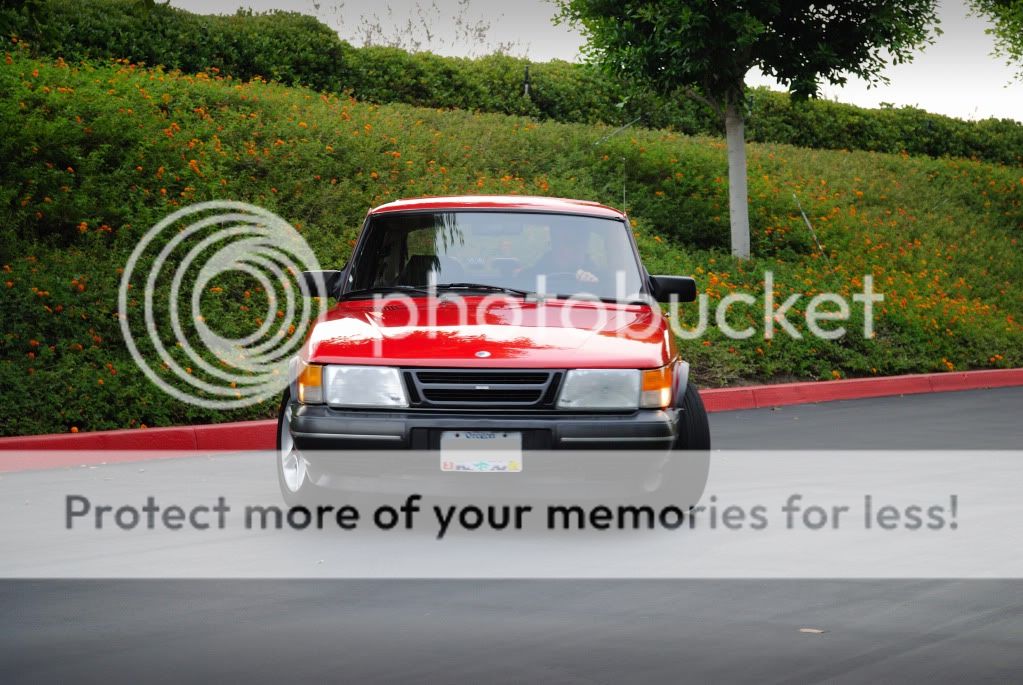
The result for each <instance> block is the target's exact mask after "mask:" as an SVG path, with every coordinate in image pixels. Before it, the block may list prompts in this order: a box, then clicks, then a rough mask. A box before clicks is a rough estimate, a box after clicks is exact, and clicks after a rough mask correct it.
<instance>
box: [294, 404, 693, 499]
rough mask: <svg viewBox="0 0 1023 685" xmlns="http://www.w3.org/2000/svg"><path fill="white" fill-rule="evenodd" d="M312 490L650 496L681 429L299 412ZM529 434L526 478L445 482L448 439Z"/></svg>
mask: <svg viewBox="0 0 1023 685" xmlns="http://www.w3.org/2000/svg"><path fill="white" fill-rule="evenodd" d="M290 429H291V433H292V436H293V438H294V440H295V446H296V448H297V449H298V450H299V451H300V452H302V454H303V456H304V458H305V459H306V462H307V464H308V466H309V473H310V476H311V478H312V479H313V481H314V482H315V483H316V484H317V485H319V486H321V487H326V488H331V489H341V490H348V491H354V492H372V493H379V494H388V493H395V494H400V493H405V494H407V493H409V492H419V493H421V494H424V495H441V496H448V495H450V496H463V495H466V494H471V495H474V496H492V497H497V498H503V497H505V496H514V497H521V496H523V495H528V496H536V497H541V498H550V497H554V498H559V497H564V496H566V495H572V496H575V495H579V496H584V497H587V498H592V497H607V496H622V495H632V494H639V493H643V492H649V491H650V490H651V488H654V487H656V486H657V484H658V483H659V482H660V479H661V474H662V471H663V470H664V468H665V464H666V463H667V460H668V455H670V454H671V453H672V449H671V448H672V446H673V445H674V443H675V438H676V435H677V432H678V429H679V413H678V411H676V410H674V409H668V410H640V411H636V412H632V413H630V414H613V415H612V414H604V415H601V414H569V413H565V412H558V413H555V412H553V411H552V412H542V413H541V412H533V413H525V412H521V413H515V412H509V411H501V412H480V411H471V412H468V411H463V412H459V411H451V410H447V411H415V410H413V411H375V412H374V411H351V410H336V409H330V408H329V407H326V406H312V405H300V404H294V405H293V406H292V419H291V425H290ZM449 430H461V431H515V432H519V433H521V434H522V450H523V460H524V466H523V471H522V473H516V474H513V475H509V476H496V477H495V476H494V475H493V474H476V473H459V474H451V473H442V472H441V471H440V464H439V450H440V437H441V433H442V432H443V431H449Z"/></svg>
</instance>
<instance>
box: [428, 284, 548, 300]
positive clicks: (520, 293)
mask: <svg viewBox="0 0 1023 685" xmlns="http://www.w3.org/2000/svg"><path fill="white" fill-rule="evenodd" d="M434 287H435V288H436V289H437V290H483V291H486V292H492V293H507V294H508V295H515V296H517V297H529V296H530V295H533V294H534V293H531V292H529V291H528V290H517V289H515V288H505V287H504V286H500V285H490V284H488V283H438V284H437V285H436V286H434Z"/></svg>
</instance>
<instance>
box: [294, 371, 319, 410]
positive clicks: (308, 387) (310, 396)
mask: <svg viewBox="0 0 1023 685" xmlns="http://www.w3.org/2000/svg"><path fill="white" fill-rule="evenodd" d="M298 401H299V402H301V403H302V404H323V367H322V366H320V365H319V364H306V363H304V362H299V371H298Z"/></svg>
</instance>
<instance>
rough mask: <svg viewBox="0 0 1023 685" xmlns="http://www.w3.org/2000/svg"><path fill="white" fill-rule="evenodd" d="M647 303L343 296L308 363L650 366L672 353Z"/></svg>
mask: <svg viewBox="0 0 1023 685" xmlns="http://www.w3.org/2000/svg"><path fill="white" fill-rule="evenodd" d="M672 341H673V338H672V336H671V335H670V334H669V331H668V327H667V324H666V322H665V320H664V317H662V316H661V313H660V311H659V310H655V309H652V308H651V307H650V306H648V305H645V304H608V303H603V302H583V301H578V300H545V301H543V302H531V301H526V300H523V299H521V298H505V297H501V298H495V297H490V298H483V297H466V298H463V299H462V300H461V301H456V302H451V301H443V300H438V299H436V298H401V300H399V301H391V302H386V303H381V302H374V301H373V300H355V301H348V302H341V303H339V304H338V305H337V306H336V307H334V308H333V309H332V310H330V311H329V312H328V313H327V314H325V315H324V316H323V317H322V318H321V319H320V320H319V321H317V322H316V325H315V326H314V327H313V329H312V331H311V332H310V334H309V337H308V339H307V341H306V345H305V347H304V349H303V353H302V356H303V358H304V359H306V360H307V361H310V362H315V363H324V364H373V365H393V366H420V367H423V366H449V367H521V368H527V367H533V368H538V367H543V368H565V367H570V368H655V367H658V366H662V365H664V364H666V363H667V362H668V361H670V359H671V358H672V356H673V354H674V350H673V345H674V343H673V342H672Z"/></svg>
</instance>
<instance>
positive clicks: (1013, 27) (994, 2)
mask: <svg viewBox="0 0 1023 685" xmlns="http://www.w3.org/2000/svg"><path fill="white" fill-rule="evenodd" d="M970 9H971V10H972V13H973V14H975V15H978V16H982V17H984V18H986V19H987V20H988V21H990V22H991V24H992V26H991V27H990V28H988V29H987V30H986V31H985V33H987V34H988V35H991V36H994V38H995V53H994V54H995V55H996V56H999V57H1004V58H1005V60H1006V61H1007V62H1010V63H1012V62H1015V63H1016V65H1017V67H1018V68H1019V71H1018V72H1016V78H1017V79H1019V80H1021V81H1023V0H970Z"/></svg>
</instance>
